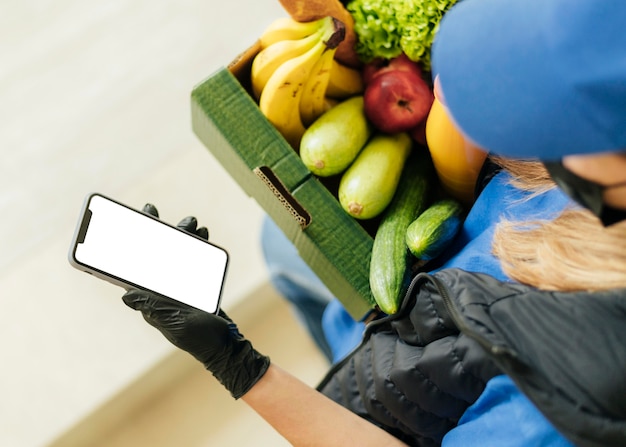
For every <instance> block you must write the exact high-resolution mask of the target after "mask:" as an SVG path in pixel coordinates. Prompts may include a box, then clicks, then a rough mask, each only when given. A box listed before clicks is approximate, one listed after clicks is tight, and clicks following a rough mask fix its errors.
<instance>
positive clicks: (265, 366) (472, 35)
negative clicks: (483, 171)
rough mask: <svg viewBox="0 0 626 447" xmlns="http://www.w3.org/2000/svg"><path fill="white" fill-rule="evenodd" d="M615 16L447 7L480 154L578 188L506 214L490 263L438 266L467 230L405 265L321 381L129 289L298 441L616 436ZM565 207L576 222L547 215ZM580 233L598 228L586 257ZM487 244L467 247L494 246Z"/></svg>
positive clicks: (129, 298)
mask: <svg viewBox="0 0 626 447" xmlns="http://www.w3.org/2000/svg"><path fill="white" fill-rule="evenodd" d="M623 23H626V5H624V4H623V3H622V2H620V1H606V2H597V1H593V0H580V1H578V2H568V1H567V0H550V1H546V0H507V1H506V2H502V1H500V0H464V1H463V2H461V3H459V4H458V5H457V6H455V7H453V8H452V9H451V10H450V11H449V12H448V13H447V14H446V16H445V17H444V19H443V21H442V23H441V28H440V30H439V33H438V35H437V39H436V41H435V45H434V47H433V67H434V72H435V73H436V74H437V75H438V76H439V80H440V82H441V87H442V91H443V94H444V100H445V103H446V104H447V106H448V108H449V112H450V114H451V116H452V117H453V118H454V120H455V122H456V123H457V124H458V126H459V128H460V129H461V130H462V131H463V132H464V133H465V135H466V136H467V137H468V138H469V139H471V140H472V141H474V142H475V143H476V144H477V145H478V146H480V147H483V148H488V149H489V150H490V152H492V153H495V154H500V155H504V156H507V157H513V158H535V157H538V158H541V159H543V160H546V161H547V163H546V167H547V168H548V171H549V172H550V175H551V176H552V177H553V179H554V180H555V181H556V183H557V184H558V185H559V186H560V187H561V188H562V190H563V191H564V192H565V193H567V194H568V195H571V196H572V198H573V199H574V200H575V202H567V201H566V200H564V199H563V200H561V201H559V194H560V193H559V192H558V191H556V192H553V193H546V194H548V195H552V196H553V197H552V199H551V201H550V203H551V204H550V203H546V204H545V205H546V206H548V207H552V208H551V209H546V210H545V212H546V213H547V214H546V215H544V216H539V217H544V218H548V219H552V218H553V217H554V214H559V212H560V211H561V209H563V208H564V207H565V208H567V209H566V210H565V211H564V212H563V213H561V214H560V216H559V217H557V218H556V219H554V220H553V223H550V224H544V223H543V222H542V221H535V222H531V223H528V222H523V223H522V224H517V223H516V222H515V220H514V219H515V216H516V215H515V213H512V214H511V215H510V216H508V218H509V221H508V223H507V222H506V221H505V223H504V224H503V225H502V226H498V227H497V231H495V235H494V237H493V241H494V244H495V245H494V250H495V252H496V253H497V255H498V256H499V259H500V260H501V266H502V272H503V278H498V277H497V275H492V274H490V275H486V274H484V273H478V272H479V271H480V270H475V271H468V270H465V269H460V268H451V266H452V265H453V263H454V265H456V266H459V265H463V264H462V263H461V262H460V261H463V262H466V263H467V264H466V265H470V261H471V260H472V259H474V258H472V257H471V256H470V257H465V258H463V259H459V256H465V255H463V252H464V251H465V250H466V249H467V246H469V245H470V244H472V243H475V242H476V241H480V240H481V238H480V236H481V235H480V234H479V235H476V234H474V235H470V236H477V237H471V238H470V239H469V241H470V243H469V244H466V246H465V247H464V249H463V250H461V251H458V252H454V253H453V254H452V255H451V256H450V257H449V259H448V260H447V262H446V264H444V265H442V266H441V268H440V269H438V270H437V271H436V272H431V273H420V274H418V275H417V276H416V277H415V278H414V281H413V283H412V286H411V289H410V291H409V293H408V294H407V296H406V297H405V299H404V302H403V304H402V307H401V310H400V312H399V313H398V314H397V315H393V316H383V317H382V318H379V319H378V320H376V321H374V322H372V323H370V324H369V325H368V326H367V328H366V330H365V335H364V339H363V341H362V343H361V344H360V345H359V347H358V348H357V349H355V350H354V351H353V352H352V353H351V354H350V355H348V356H347V357H345V359H344V360H343V361H342V362H340V363H339V364H337V365H336V366H335V367H333V369H332V370H331V372H330V374H329V375H328V377H327V378H326V379H325V380H324V381H323V383H322V384H321V385H320V387H319V389H320V390H321V391H322V393H318V392H316V391H315V390H312V389H310V388H308V387H306V386H305V385H303V384H301V383H300V382H298V381H297V380H296V379H294V378H293V377H291V376H289V374H287V373H285V372H284V371H282V370H280V369H279V368H278V367H277V366H275V365H273V364H272V363H271V362H270V361H269V359H268V358H267V357H265V356H263V355H261V354H260V353H258V352H257V351H256V350H254V349H253V347H252V345H251V344H250V342H249V341H247V340H245V339H243V338H242V337H241V336H240V335H239V333H238V331H237V330H236V326H235V325H234V324H233V323H232V322H230V321H229V320H228V319H227V317H225V316H221V317H220V316H214V315H208V314H205V313H202V312H200V311H196V310H194V309H191V308H188V307H185V306H183V305H180V304H177V303H173V302H170V301H167V300H164V299H162V298H160V297H156V296H152V295H150V294H147V293H145V292H140V291H131V292H129V293H128V294H126V295H125V296H124V301H125V302H126V303H127V304H128V305H129V306H131V307H133V308H135V309H138V310H141V311H142V313H143V315H144V317H145V318H146V320H148V322H150V323H151V324H152V325H154V326H155V327H157V328H158V329H159V330H160V331H161V332H163V333H164V335H165V336H166V337H167V338H168V339H169V340H170V341H172V342H173V343H174V344H176V345H177V346H179V347H180V348H182V349H184V350H186V351H188V352H190V353H191V354H192V355H194V356H195V357H196V358H197V359H198V360H200V361H201V362H202V363H203V364H204V365H205V366H206V367H207V369H209V370H210V371H211V372H212V373H213V374H214V375H215V376H216V377H217V378H218V379H219V380H220V381H221V382H222V383H223V384H224V385H225V386H226V387H227V388H228V389H229V390H230V391H231V393H232V394H233V396H234V397H235V398H238V397H241V398H242V399H243V400H244V401H245V402H247V403H248V404H249V405H251V407H252V408H254V409H255V410H256V411H257V412H259V414H261V416H263V417H264V418H266V419H267V420H268V422H270V423H271V424H272V425H273V426H274V427H275V428H276V429H277V430H278V431H279V432H280V433H281V434H283V435H284V436H285V437H286V438H287V439H288V440H289V441H290V442H292V444H294V445H324V446H330V445H342V446H345V445H359V446H362V445H424V446H426V445H438V444H443V445H444V446H446V447H452V446H459V445H465V446H467V445H481V446H484V445H571V443H574V444H576V445H582V446H601V445H602V446H613V445H614V446H618V445H626V381H625V380H624V377H625V376H626V345H625V343H624V341H623V340H624V337H623V333H624V330H623V328H624V327H625V326H624V323H626V289H625V288H626V270H625V269H624V253H625V252H626V250H624V249H623V245H620V244H623V243H624V242H623V241H624V240H625V239H626V228H625V227H626V222H625V220H626V155H625V154H624V150H625V148H626V132H625V131H624V128H625V126H624V125H623V123H624V122H625V121H626V108H625V107H624V106H623V105H624V104H626V37H625V36H624V35H623V33H620V32H619V30H620V29H621V25H622V24H623ZM486 123H487V124H488V125H486ZM509 180H510V179H507V178H506V177H505V176H501V175H498V176H496V177H494V179H493V180H491V181H490V182H489V183H488V184H487V185H486V186H485V189H484V191H483V192H482V194H481V195H480V197H479V199H478V201H477V202H476V205H480V208H479V207H477V206H475V210H474V209H473V210H472V212H474V213H475V214H476V213H477V214H478V215H477V216H476V219H477V221H479V220H480V217H481V215H480V213H496V215H497V214H498V212H499V210H501V208H502V206H503V204H502V200H501V199H502V195H499V193H498V191H506V190H507V188H513V186H511V185H510V183H509ZM517 191H519V190H517ZM510 192H511V194H513V193H515V191H510ZM518 194H522V193H518ZM546 194H542V195H539V196H537V197H538V198H541V197H548V195H546ZM496 199H497V201H495V202H493V200H496ZM533 200H535V199H533ZM537 200H539V199H537ZM479 202H480V203H479ZM523 203H524V202H520V201H513V202H510V203H509V205H510V209H515V207H516V206H521V207H523V206H524V205H523ZM526 203H529V201H526ZM577 204H578V205H577ZM481 208H482V209H481ZM544 208H545V207H544ZM570 208H572V210H573V211H571V212H570ZM535 209H539V208H537V207H536V208H535ZM550 213H552V215H550ZM572 213H576V214H578V215H579V217H576V218H575V220H574V222H575V225H576V226H580V228H581V231H579V232H578V234H576V231H573V232H572V231H568V232H567V233H565V232H563V231H562V230H560V229H559V228H564V227H561V226H560V225H566V224H567V222H568V221H571V215H572ZM522 214H524V213H522ZM525 215H526V216H527V213H525ZM594 215H595V216H598V217H594ZM580 216H584V217H580ZM468 218H469V217H468ZM511 219H513V220H511ZM525 220H527V219H525ZM559 222H565V224H561V223H559ZM583 222H585V223H584V224H583ZM520 225H521V226H520ZM583 225H585V226H584V227H583ZM605 225H606V226H605ZM553 228H557V229H556V230H554V229H553ZM583 228H584V230H583ZM191 229H193V228H190V230H191ZM583 231H584V233H583ZM572 233H574V236H571V234H572ZM581 233H582V234H581ZM555 235H558V236H559V239H558V240H556V242H554V241H555ZM487 236H490V235H487ZM577 237H578V238H577ZM514 238H518V239H517V240H519V241H521V242H516V243H513V244H512V242H511V241H513V240H515V239H514ZM488 239H489V240H491V238H490V237H488ZM581 239H582V241H583V242H585V241H589V243H587V244H586V245H594V244H596V241H600V240H602V241H605V242H603V244H604V245H603V246H602V247H601V248H600V253H601V255H600V256H596V255H593V256H591V255H590V256H589V257H588V258H587V259H586V261H587V264H585V259H584V258H583V259H582V262H581V259H580V258H579V253H577V246H578V245H579V244H580V245H581V246H582V244H581ZM591 242H593V244H591ZM598 243H599V242H598ZM511 245H512V246H513V247H522V248H523V249H524V250H515V251H513V250H511ZM612 246H616V247H621V248H617V249H612ZM482 247H483V248H481V250H478V251H475V252H474V254H477V255H478V260H479V261H481V260H486V262H491V261H489V257H488V256H487V253H486V252H485V250H484V245H482ZM546 247H547V248H546ZM555 247H559V250H561V252H560V253H562V254H558V255H556V256H555V255H553V253H558V252H556V251H555ZM578 252H580V250H578ZM546 253H548V255H546ZM585 253H590V252H588V251H584V252H583V254H585ZM603 253H606V255H605V256H603V255H602V254H603ZM609 257H611V259H610V260H609V261H608V262H604V261H605V260H604V259H603V258H609ZM494 259H495V258H494ZM603 262H604V264H603ZM565 269H573V270H565ZM572 271H573V272H576V273H575V274H573V273H572ZM559 272H565V274H563V276H562V277H557V276H556V275H557V274H558V273H559ZM587 273H589V274H587ZM573 277H574V278H575V279H576V281H572V278H573ZM579 277H580V278H579ZM503 279H505V280H503ZM513 280H516V281H519V282H515V281H513ZM579 280H580V281H579ZM577 282H578V284H576V283H577ZM523 283H525V284H523ZM565 284H567V289H568V291H562V290H561V289H563V288H564V285H565ZM572 284H573V285H572ZM325 396H329V397H330V398H331V399H328V398H327V397H325ZM337 403H339V404H340V405H337ZM347 410H350V411H347ZM355 414H356V415H358V416H360V417H357V416H355ZM403 443H404V444H403Z"/></svg>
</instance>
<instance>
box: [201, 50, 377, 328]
mask: <svg viewBox="0 0 626 447" xmlns="http://www.w3.org/2000/svg"><path fill="white" fill-rule="evenodd" d="M256 52H258V47H252V48H250V49H249V50H248V51H247V52H245V53H243V54H242V55H241V56H239V57H238V58H237V59H236V60H235V61H234V62H233V63H231V64H230V65H229V66H228V67H225V68H222V69H219V70H218V71H217V72H215V73H214V74H212V75H211V76H209V77H208V78H207V79H205V80H204V81H202V82H201V83H200V84H198V85H197V86H195V87H194V89H193V91H192V94H191V103H192V109H191V115H192V127H193V131H194V132H195V134H196V135H197V136H198V138H199V139H200V140H201V141H202V142H203V143H204V145H205V146H206V147H207V148H208V150H209V151H211V152H212V154H213V155H214V156H215V158H216V159H217V160H218V161H219V162H220V163H221V164H222V166H223V167H224V168H225V169H226V170H227V171H228V173H229V174H230V175H231V176H232V177H233V178H234V179H235V181H237V183H238V184H239V185H240V186H241V188H242V189H243V190H244V191H245V192H246V193H247V194H248V195H250V196H251V197H253V198H254V199H255V200H256V201H257V202H258V203H259V205H260V206H261V207H262V208H263V209H264V210H265V212H266V213H267V214H268V215H269V216H270V217H271V218H272V219H273V220H274V221H275V222H276V224H277V225H278V226H279V227H280V228H281V230H282V231H283V232H284V233H285V235H286V236H287V237H288V238H289V239H290V240H291V241H292V242H293V244H294V245H295V246H296V248H297V249H298V252H299V254H300V256H301V257H302V259H303V260H304V261H305V262H306V263H307V264H308V265H309V267H310V268H311V269H312V270H313V271H314V272H315V273H316V274H317V275H318V277H319V278H320V279H321V280H322V281H323V282H324V284H325V285H326V286H327V287H328V289H329V290H330V291H331V292H332V293H333V294H334V295H335V296H336V297H337V299H339V301H341V303H342V304H343V305H344V306H345V308H346V309H347V311H348V312H349V313H350V315H351V316H352V317H353V318H355V319H356V320H360V319H362V318H363V317H364V316H365V315H366V314H367V313H368V312H369V311H370V310H371V309H372V307H373V303H374V299H373V297H372V293H371V290H370V287H369V264H370V256H371V251H372V244H373V238H372V236H371V232H369V231H368V230H367V229H366V228H364V226H363V225H361V223H359V222H357V221H356V220H355V219H354V218H352V217H351V216H349V215H348V214H347V213H346V212H345V211H344V210H343V209H342V208H341V205H340V204H339V202H338V200H337V198H336V196H335V195H333V192H331V191H332V187H330V188H329V186H328V185H326V184H323V183H322V181H320V179H318V178H317V177H315V176H314V175H312V174H311V173H310V171H309V170H308V169H307V168H306V167H305V166H304V164H303V163H302V161H301V160H300V157H299V155H298V154H297V153H296V151H294V150H293V148H292V147H291V146H290V145H289V143H287V141H286V140H285V139H284V138H283V137H282V135H280V133H279V132H278V131H277V130H276V129H275V128H274V126H272V124H271V123H270V122H269V121H268V120H267V119H266V118H265V116H263V114H262V113H261V111H260V110H259V107H258V105H257V103H256V102H255V101H254V99H253V98H252V97H251V96H250V94H249V82H248V76H249V69H250V63H251V60H252V58H253V56H254V55H255V54H256Z"/></svg>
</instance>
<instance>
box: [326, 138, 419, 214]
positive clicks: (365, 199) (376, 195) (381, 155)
mask: <svg viewBox="0 0 626 447" xmlns="http://www.w3.org/2000/svg"><path fill="white" fill-rule="evenodd" d="M411 145H412V141H411V137H410V136H409V135H408V134H407V133H397V134H394V135H389V134H383V133H380V134H377V135H374V136H373V137H372V139H371V140H370V141H369V142H368V143H367V144H366V145H365V147H364V148H363V149H362V150H361V152H360V153H359V155H357V157H356V160H354V162H353V163H352V164H351V165H350V167H349V168H348V169H347V170H346V171H345V172H344V173H343V175H342V176H341V181H340V182H339V191H338V194H339V203H341V206H342V208H343V209H344V210H345V211H346V212H347V213H348V214H350V215H351V216H352V217H354V218H356V219H371V218H373V217H376V216H378V215H379V214H380V213H382V212H383V210H384V209H385V208H386V207H387V205H389V203H390V202H391V199H392V198H393V195H394V193H395V192H396V189H397V187H398V182H399V181H400V174H401V173H402V168H403V167H404V163H405V162H406V159H407V157H408V156H409V153H410V152H411Z"/></svg>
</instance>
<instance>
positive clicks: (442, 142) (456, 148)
mask: <svg viewBox="0 0 626 447" xmlns="http://www.w3.org/2000/svg"><path fill="white" fill-rule="evenodd" d="M434 92H435V101H434V102H433V105H432V107H431V110H430V113H429V114H428V118H427V119H426V142H427V144H428V149H429V151H430V155H431V156H432V160H433V163H434V165H435V169H436V170H437V176H438V177H439V181H440V183H441V186H442V187H443V189H444V190H445V192H446V193H447V194H449V195H450V196H451V197H453V198H455V199H456V200H458V201H460V202H461V203H462V204H463V205H464V206H467V207H469V206H471V204H472V203H473V202H474V189H475V186H476V179H477V178H478V175H479V173H480V170H481V168H482V166H483V163H484V161H485V159H486V158H487V152H486V151H484V150H482V149H481V148H479V147H478V146H476V145H475V144H473V143H472V142H471V141H469V140H467V139H466V138H465V136H464V135H463V134H462V133H461V132H459V130H458V129H457V127H456V125H455V124H454V122H453V121H452V120H451V119H450V117H449V116H448V112H447V109H446V107H445V105H444V104H443V103H442V102H441V101H440V100H439V98H438V97H439V91H438V82H437V80H435V90H434Z"/></svg>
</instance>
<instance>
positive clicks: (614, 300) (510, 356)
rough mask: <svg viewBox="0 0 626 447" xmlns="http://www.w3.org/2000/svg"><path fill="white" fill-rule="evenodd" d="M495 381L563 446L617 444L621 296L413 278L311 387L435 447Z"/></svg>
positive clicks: (625, 406) (622, 377)
mask: <svg viewBox="0 0 626 447" xmlns="http://www.w3.org/2000/svg"><path fill="white" fill-rule="evenodd" d="M502 373H506V374H508V375H509V376H510V377H511V378H512V379H513V380H514V381H515V383H516V385H517V386H518V387H519V388H520V389H521V390H522V391H523V392H524V393H525V394H526V395H527V396H528V397H529V398H530V399H531V400H532V401H533V403H534V404H535V405H536V406H537V407H538V408H539V409H540V410H541V411H542V412H543V413H544V415H545V416H546V417H547V418H548V419H549V420H550V421H551V422H552V424H553V425H554V426H555V427H556V428H557V429H558V430H559V431H560V432H561V433H562V434H563V435H564V436H566V437H567V438H568V439H569V440H570V441H572V442H573V443H575V444H577V445H581V446H585V447H591V446H594V447H599V446H626V290H617V291H611V292H606V293H605V292H603V293H594V294H591V293H553V292H542V291H538V290H536V289H533V288H531V287H527V286H523V285H519V284H511V283H503V282H500V281H497V280H496V279H494V278H492V277H491V276H488V275H483V274H474V273H467V272H464V271H462V270H458V269H448V270H444V271H441V272H438V273H435V274H432V275H430V274H427V273H421V274H419V275H418V276H416V277H415V279H414V280H413V282H412V284H411V288H410V289H409V291H408V293H407V296H406V297H405V299H404V302H403V304H402V306H401V309H400V311H399V312H398V313H397V314H395V315H392V316H386V317H384V318H380V319H378V320H375V321H373V322H372V323H369V324H368V326H367V327H366V331H365V335H364V338H363V342H362V343H361V344H360V345H359V347H357V348H356V349H355V350H354V351H353V352H352V353H351V354H350V355H349V356H347V357H346V359H344V360H343V361H342V362H340V363H339V364H337V365H335V367H333V369H332V370H331V371H330V372H329V374H328V375H327V376H326V378H325V379H324V380H323V381H322V383H321V384H320V385H319V387H318V389H319V390H320V391H322V392H323V393H324V394H326V395H327V396H329V397H331V398H332V399H333V400H335V401H336V402H339V403H340V404H341V405H343V406H345V407H347V408H349V409H350V410H352V411H353V412H355V413H357V414H359V415H360V416H362V417H364V418H366V419H368V420H369V421H371V422H373V423H374V424H376V425H378V426H380V427H382V428H383V429H385V430H386V431H388V432H390V433H392V434H393V435H394V436H396V437H397V438H399V439H401V440H403V441H404V442H406V443H407V444H409V445H414V446H436V445H439V444H440V443H441V440H442V438H443V436H444V435H445V434H446V433H447V432H448V431H449V430H450V429H451V428H453V427H454V426H455V425H456V424H457V421H458V419H459V418H460V417H461V415H462V414H463V413H464V411H465V410H466V408H467V407H468V406H469V405H471V404H472V403H473V402H474V401H475V400H476V399H477V398H478V397H479V396H480V394H481V393H482V391H483V390H484V388H485V385H486V382H487V381H488V380H489V379H490V378H492V377H494V376H496V375H498V374H502Z"/></svg>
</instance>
